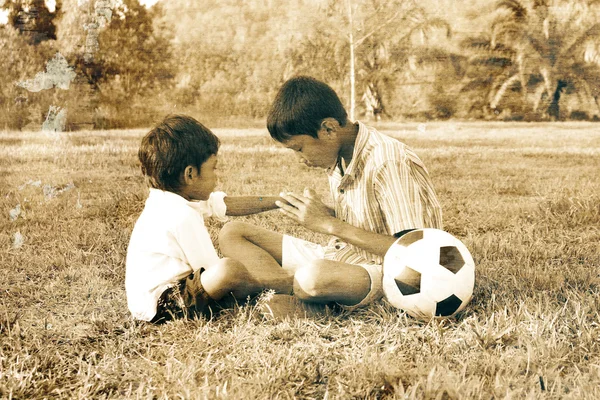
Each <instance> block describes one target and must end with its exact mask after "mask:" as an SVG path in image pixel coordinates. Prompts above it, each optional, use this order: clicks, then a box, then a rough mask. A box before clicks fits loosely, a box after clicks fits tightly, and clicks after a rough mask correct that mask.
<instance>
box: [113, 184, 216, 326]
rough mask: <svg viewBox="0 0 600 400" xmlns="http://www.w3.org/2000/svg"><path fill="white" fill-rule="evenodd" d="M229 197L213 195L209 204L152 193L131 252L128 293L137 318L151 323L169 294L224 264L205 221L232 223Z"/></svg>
mask: <svg viewBox="0 0 600 400" xmlns="http://www.w3.org/2000/svg"><path fill="white" fill-rule="evenodd" d="M224 197H225V193H223V192H214V193H211V195H210V197H209V199H208V200H207V201H187V200H186V199H184V198H183V197H181V196H179V195H178V194H175V193H172V192H165V191H162V190H158V189H150V194H149V196H148V199H147V200H146V204H145V207H144V210H143V211H142V214H141V215H140V217H139V218H138V220H137V222H136V223H135V227H134V228H133V232H132V233H131V239H130V240H129V247H128V248H127V259H126V274H125V289H126V291H127V305H128V307H129V310H130V311H131V313H132V314H133V317H134V318H136V319H140V320H144V321H150V320H151V319H152V318H153V317H154V316H155V315H156V306H157V303H158V299H159V297H160V295H161V294H162V293H163V292H164V291H165V290H166V289H168V288H170V287H172V286H173V285H174V284H175V283H176V282H177V281H178V280H180V279H183V278H185V277H186V276H187V275H189V274H190V273H192V272H195V271H198V270H199V269H200V268H206V267H209V266H211V265H214V264H216V263H217V262H218V261H219V256H218V255H217V251H216V250H215V247H214V245H213V243H212V241H211V238H210V234H209V233H208V230H207V229H206V226H205V225H204V218H206V217H215V218H217V219H219V220H221V221H225V220H227V217H226V216H225V211H226V206H225V202H224V200H223V199H224Z"/></svg>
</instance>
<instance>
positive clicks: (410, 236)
mask: <svg viewBox="0 0 600 400" xmlns="http://www.w3.org/2000/svg"><path fill="white" fill-rule="evenodd" d="M421 239H423V230H422V229H419V230H416V231H410V232H408V233H406V234H404V235H403V236H402V237H401V238H400V239H399V240H398V241H397V243H398V244H399V245H401V246H404V247H408V246H410V245H411V244H413V243H415V242H418V241H419V240H421Z"/></svg>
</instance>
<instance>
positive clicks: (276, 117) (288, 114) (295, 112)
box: [267, 76, 348, 142]
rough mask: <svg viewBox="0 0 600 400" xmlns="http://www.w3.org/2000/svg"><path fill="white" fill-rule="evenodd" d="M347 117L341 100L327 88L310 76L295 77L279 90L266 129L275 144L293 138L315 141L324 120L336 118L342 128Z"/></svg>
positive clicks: (324, 84)
mask: <svg viewBox="0 0 600 400" xmlns="http://www.w3.org/2000/svg"><path fill="white" fill-rule="evenodd" d="M347 117H348V114H347V113H346V110H345V109H344V106H343V105H342V102H341V101H340V98H339V97H338V95H337V94H336V93H335V91H334V90H333V89H332V88H331V87H330V86H329V85H327V84H326V83H324V82H321V81H318V80H316V79H315V78H311V77H309V76H297V77H294V78H291V79H289V80H288V81H287V82H285V83H284V84H283V86H282V87H281V88H280V89H279V92H278V93H277V96H276V97H275V100H274V101H273V105H272V106H271V110H270V111H269V116H268V117H267V129H268V130H269V133H270V134H271V137H272V138H273V139H275V140H277V141H278V142H285V141H286V140H288V139H290V138H291V137H292V136H295V135H309V136H312V137H314V138H316V137H317V132H318V131H319V128H320V125H321V122H322V121H323V120H324V119H325V118H335V119H336V120H337V121H338V122H339V123H340V125H341V126H344V125H346V121H347Z"/></svg>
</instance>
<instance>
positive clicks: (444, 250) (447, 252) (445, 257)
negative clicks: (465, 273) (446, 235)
mask: <svg viewBox="0 0 600 400" xmlns="http://www.w3.org/2000/svg"><path fill="white" fill-rule="evenodd" d="M440 265H441V266H442V267H444V268H446V269H447V270H448V271H452V273H454V274H456V273H457V272H458V271H460V269H461V268H462V267H464V265H465V260H464V259H463V257H462V255H461V254H460V250H458V249H457V248H456V246H442V247H440Z"/></svg>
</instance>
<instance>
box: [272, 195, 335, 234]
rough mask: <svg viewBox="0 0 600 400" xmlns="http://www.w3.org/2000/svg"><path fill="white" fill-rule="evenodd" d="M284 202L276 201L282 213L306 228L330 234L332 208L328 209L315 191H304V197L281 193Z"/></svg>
mask: <svg viewBox="0 0 600 400" xmlns="http://www.w3.org/2000/svg"><path fill="white" fill-rule="evenodd" d="M280 196H281V198H282V199H284V200H285V201H287V202H288V203H289V204H285V203H284V202H282V201H276V202H275V204H276V205H277V206H278V207H279V209H280V210H281V212H282V213H284V214H285V215H287V216H288V217H290V218H292V219H294V220H295V221H297V222H298V223H299V224H301V225H303V226H304V227H305V228H307V229H310V230H313V231H316V232H320V233H329V227H330V225H331V222H332V219H335V218H334V217H333V216H332V210H331V208H329V207H327V206H326V205H325V204H323V202H322V201H321V199H320V198H319V197H318V196H317V194H316V193H315V191H314V190H312V189H304V195H303V196H302V195H298V194H295V193H290V192H287V193H280Z"/></svg>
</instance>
